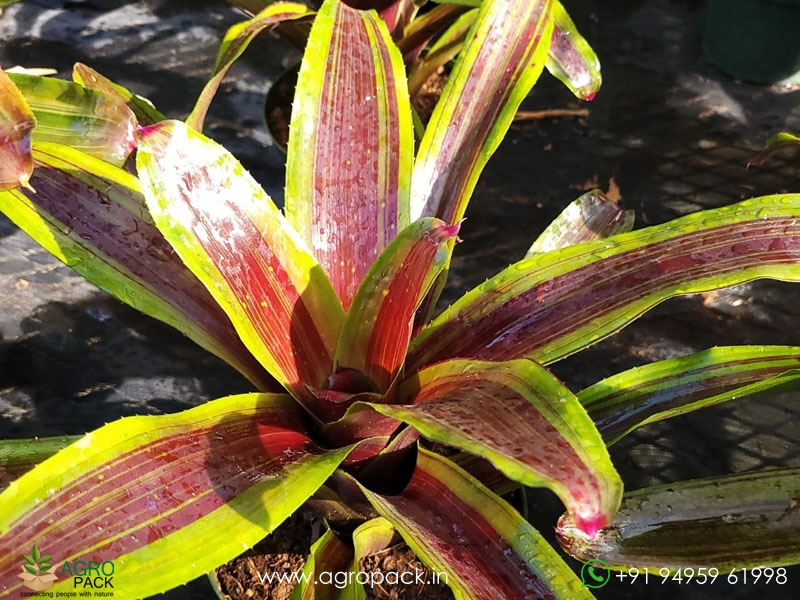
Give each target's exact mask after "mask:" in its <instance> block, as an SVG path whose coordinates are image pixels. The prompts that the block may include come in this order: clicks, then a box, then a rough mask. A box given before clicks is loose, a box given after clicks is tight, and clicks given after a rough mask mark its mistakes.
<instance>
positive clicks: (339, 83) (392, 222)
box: [286, 0, 414, 310]
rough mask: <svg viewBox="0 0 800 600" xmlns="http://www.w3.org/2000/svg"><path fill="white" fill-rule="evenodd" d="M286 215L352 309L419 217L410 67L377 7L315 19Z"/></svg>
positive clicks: (329, 11)
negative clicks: (411, 210)
mask: <svg viewBox="0 0 800 600" xmlns="http://www.w3.org/2000/svg"><path fill="white" fill-rule="evenodd" d="M290 131H291V134H290V139H289V148H288V155H287V163H286V215H287V218H288V219H289V222H290V223H292V225H293V226H294V227H295V229H297V231H299V232H300V235H301V237H302V238H303V239H304V240H305V241H306V243H307V244H308V246H309V247H310V248H311V250H312V252H313V253H314V255H315V256H316V257H317V259H318V260H319V262H320V265H322V267H323V269H324V271H325V273H327V275H328V277H329V278H330V280H331V283H332V284H333V287H334V289H335V290H336V292H337V294H338V296H339V298H340V299H341V301H342V305H343V306H344V308H345V310H346V309H348V308H349V307H350V303H351V302H352V299H353V296H354V295H355V293H356V290H357V289H358V286H359V284H360V283H361V281H362V280H363V278H364V276H365V275H366V274H367V272H368V271H369V268H370V267H371V265H372V263H373V262H374V261H375V259H376V258H377V257H378V255H379V254H380V253H381V252H382V251H383V249H384V248H386V246H387V245H388V244H389V242H391V240H392V239H394V237H395V236H396V235H397V234H398V233H399V231H401V230H402V229H404V228H405V227H406V226H407V225H408V223H409V217H408V197H409V188H410V175H411V164H412V159H413V153H414V139H413V131H412V125H411V107H410V104H409V99H408V90H407V89H406V76H405V68H404V66H403V61H402V57H401V56H400V52H399V51H398V50H397V47H396V46H395V45H394V43H393V42H392V40H391V37H390V36H389V32H388V31H387V29H386V25H385V23H384V22H383V21H382V20H381V19H380V17H378V15H377V14H376V13H374V12H364V11H358V10H355V9H352V8H350V7H348V6H347V5H346V4H344V3H343V2H340V1H338V0H328V1H327V2H325V3H324V4H323V5H322V8H321V9H320V12H319V14H318V15H317V17H316V18H315V19H314V25H313V26H312V28H311V36H310V38H309V41H308V45H307V46H306V51H305V53H304V55H303V63H302V65H301V67H300V73H299V76H298V82H297V90H296V92H295V100H294V104H293V107H292V120H291V125H290Z"/></svg>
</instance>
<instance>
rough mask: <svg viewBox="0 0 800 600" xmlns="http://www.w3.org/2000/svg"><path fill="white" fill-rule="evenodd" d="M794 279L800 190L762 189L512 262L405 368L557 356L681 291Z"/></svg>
mask: <svg viewBox="0 0 800 600" xmlns="http://www.w3.org/2000/svg"><path fill="white" fill-rule="evenodd" d="M764 277H770V278H774V279H781V280H786V281H800V195H793V194H789V195H782V196H767V197H764V198H757V199H754V200H746V201H744V202H741V203H739V204H736V205H733V206H729V207H725V208H720V209H716V210H709V211H703V212H699V213H695V214H692V215H688V216H686V217H683V218H680V219H675V220H674V221H670V222H669V223H665V224H663V225H657V226H653V227H648V228H646V229H642V230H639V231H634V232H631V233H627V234H622V235H617V236H614V237H613V238H609V239H607V240H600V241H595V242H589V243H585V244H579V245H577V246H570V247H567V248H564V249H561V250H557V251H555V252H549V253H547V254H541V255H537V256H533V257H531V258H528V259H526V260H523V261H520V262H518V263H516V264H514V265H511V266H510V267H508V268H507V269H505V270H504V271H502V272H500V273H499V274H498V275H496V276H495V277H493V278H492V279H490V280H489V281H487V282H486V283H484V284H482V285H480V286H478V287H477V288H475V289H473V290H472V291H470V292H468V293H467V294H466V295H465V296H463V297H462V298H461V299H460V300H459V301H458V302H456V303H455V304H453V305H452V306H451V307H450V308H449V309H447V310H446V311H445V312H444V313H443V314H442V315H440V316H439V317H438V318H437V319H436V320H435V321H434V322H433V323H431V325H430V326H428V327H426V328H425V329H424V330H423V331H422V332H421V333H420V334H419V335H418V336H417V337H416V338H415V339H414V340H413V341H412V343H411V349H410V351H409V360H408V365H407V366H408V368H409V369H418V368H420V367H422V366H423V365H426V364H430V363H433V362H437V361H441V360H444V359H447V358H454V357H461V358H467V357H469V358H475V359H482V360H498V361H501V360H508V359H512V358H518V357H526V358H530V359H533V360H536V361H538V362H541V363H545V364H547V363H551V362H554V361H557V360H559V359H561V358H563V357H565V356H567V355H569V354H571V353H573V352H577V351H578V350H580V349H582V348H585V347H586V346H589V345H590V344H592V343H594V342H596V341H598V340H600V339H603V338H604V337H607V336H609V335H611V334H612V333H614V332H615V331H617V330H619V329H621V328H622V327H624V326H625V325H626V324H628V323H629V322H630V321H632V320H633V319H635V318H636V317H638V316H640V315H641V314H642V313H644V312H645V311H647V310H648V309H650V308H652V307H653V306H655V305H656V304H658V303H659V302H661V301H663V300H665V299H667V298H670V297H672V296H675V295H678V294H687V293H695V292H702V291H708V290H713V289H719V288H722V287H727V286H730V285H735V284H739V283H743V282H746V281H751V280H753V279H759V278H764Z"/></svg>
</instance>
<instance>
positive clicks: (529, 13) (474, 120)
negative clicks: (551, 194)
mask: <svg viewBox="0 0 800 600" xmlns="http://www.w3.org/2000/svg"><path fill="white" fill-rule="evenodd" d="M551 6H552V2H551V0H486V1H484V2H483V3H481V6H480V10H479V12H478V17H477V20H476V22H475V24H474V25H473V27H472V30H471V31H470V33H469V35H468V36H467V39H468V42H467V45H466V47H465V48H464V50H463V51H462V52H461V54H460V55H459V57H458V59H457V60H456V64H455V66H454V67H453V71H452V72H451V74H450V78H449V79H448V82H447V85H446V86H445V89H444V91H443V93H442V97H441V99H440V100H439V102H438V104H437V105H436V108H435V109H434V111H433V115H432V116H431V120H430V122H429V123H428V127H427V129H426V130H425V135H424V136H423V138H422V141H421V143H420V147H419V151H418V153H417V160H416V162H415V164H414V175H413V183H412V195H411V218H412V220H414V219H418V218H420V217H430V216H434V217H439V218H440V219H442V220H443V221H445V222H447V223H455V222H457V221H459V220H460V219H461V217H462V216H463V215H464V211H465V210H466V207H467V202H468V201H469V197H470V196H471V194H472V190H473V189H474V188H475V183H476V182H477V179H478V176H479V175H480V172H481V171H482V170H483V167H484V165H485V164H486V162H487V161H488V160H489V157H490V156H491V155H492V154H493V153H494V151H495V150H496V149H497V147H498V146H499V144H500V141H501V140H502V138H503V136H504V135H505V133H506V131H507V130H508V127H509V126H510V125H511V122H512V120H513V118H514V114H515V113H516V111H517V108H518V107H519V104H520V103H521V102H522V100H523V99H524V98H525V96H527V94H528V92H529V91H530V89H531V88H532V87H533V84H534V83H535V82H536V80H537V79H538V78H539V75H540V74H541V72H542V69H543V68H544V63H545V61H546V59H547V52H548V48H549V46H550V37H551V35H552V31H553V22H552V19H551V18H550V16H549V13H550V9H551Z"/></svg>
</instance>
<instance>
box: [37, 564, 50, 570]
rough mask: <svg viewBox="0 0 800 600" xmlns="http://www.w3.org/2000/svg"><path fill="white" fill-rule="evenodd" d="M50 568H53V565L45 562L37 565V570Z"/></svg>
mask: <svg viewBox="0 0 800 600" xmlns="http://www.w3.org/2000/svg"><path fill="white" fill-rule="evenodd" d="M52 568H53V565H49V564H47V563H42V564H40V565H39V570H40V571H48V570H50V569H52Z"/></svg>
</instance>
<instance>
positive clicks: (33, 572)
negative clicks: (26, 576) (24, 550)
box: [23, 565, 39, 575]
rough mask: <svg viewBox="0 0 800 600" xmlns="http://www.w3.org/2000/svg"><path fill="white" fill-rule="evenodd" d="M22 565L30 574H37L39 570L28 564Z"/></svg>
mask: <svg viewBox="0 0 800 600" xmlns="http://www.w3.org/2000/svg"><path fill="white" fill-rule="evenodd" d="M23 566H24V567H25V570H26V571H27V572H28V573H30V574H31V575H38V574H39V572H38V571H37V570H36V569H34V568H33V567H29V566H28V565H23Z"/></svg>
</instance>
